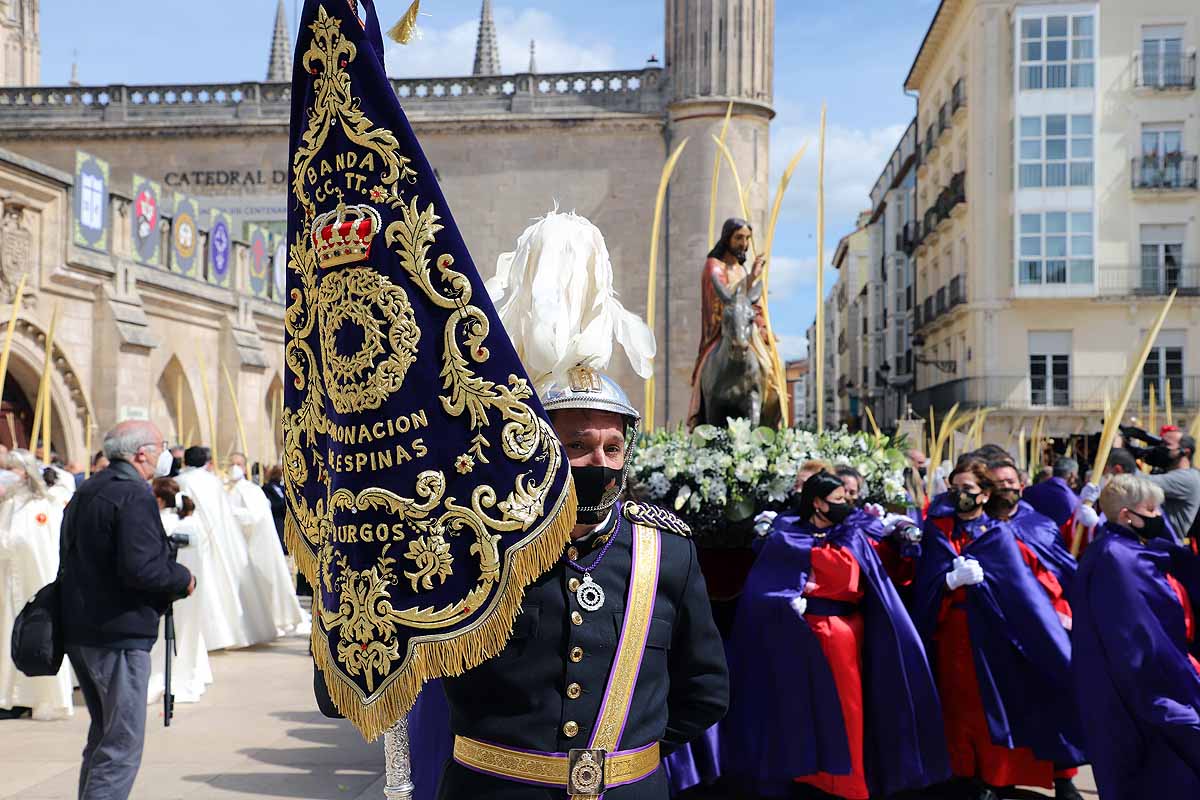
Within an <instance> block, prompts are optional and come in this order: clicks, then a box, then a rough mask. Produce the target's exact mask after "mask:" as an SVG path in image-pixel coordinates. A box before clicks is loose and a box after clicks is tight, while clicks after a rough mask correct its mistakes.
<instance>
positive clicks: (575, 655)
mask: <svg viewBox="0 0 1200 800" xmlns="http://www.w3.org/2000/svg"><path fill="white" fill-rule="evenodd" d="M580 661H583V648H582V647H572V648H571V662H572V663H574V664H578V663H579V662H580Z"/></svg>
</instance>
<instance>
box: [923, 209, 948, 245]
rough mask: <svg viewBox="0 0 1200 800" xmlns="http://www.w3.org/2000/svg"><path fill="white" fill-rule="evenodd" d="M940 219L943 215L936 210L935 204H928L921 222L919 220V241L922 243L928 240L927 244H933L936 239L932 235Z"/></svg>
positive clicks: (934, 233)
mask: <svg viewBox="0 0 1200 800" xmlns="http://www.w3.org/2000/svg"><path fill="white" fill-rule="evenodd" d="M942 219H943V217H942V215H941V214H940V213H939V212H938V208H937V205H936V204H935V205H932V206H930V207H929V208H928V209H926V210H925V215H924V217H923V218H922V222H921V243H922V244H924V243H926V242H928V243H929V244H933V243H934V242H935V241H937V240H936V239H935V238H934V236H935V235H936V232H937V226H938V223H939V222H941V221H942Z"/></svg>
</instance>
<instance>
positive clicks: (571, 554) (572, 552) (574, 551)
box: [567, 546, 579, 561]
mask: <svg viewBox="0 0 1200 800" xmlns="http://www.w3.org/2000/svg"><path fill="white" fill-rule="evenodd" d="M567 558H569V559H571V560H572V561H574V560H575V559H577V558H579V548H578V547H574V546H571V547H568V548H567Z"/></svg>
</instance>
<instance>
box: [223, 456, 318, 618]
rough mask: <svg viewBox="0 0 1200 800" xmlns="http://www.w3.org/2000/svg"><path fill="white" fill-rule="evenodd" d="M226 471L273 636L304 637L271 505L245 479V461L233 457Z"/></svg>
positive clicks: (302, 612) (230, 495) (234, 513)
mask: <svg viewBox="0 0 1200 800" xmlns="http://www.w3.org/2000/svg"><path fill="white" fill-rule="evenodd" d="M230 460H231V464H230V467H229V501H230V504H231V505H232V506H233V515H234V517H235V518H236V519H237V520H238V522H239V523H241V525H242V529H243V530H244V531H245V533H246V541H247V546H248V548H249V551H250V566H251V568H252V569H253V570H254V571H255V572H256V574H257V575H258V580H259V586H260V587H262V588H263V590H264V591H265V593H266V595H267V598H268V600H269V603H270V610H271V619H272V620H273V621H274V623H275V632H276V633H277V634H278V635H280V636H286V635H287V634H289V633H295V632H297V628H301V630H300V631H299V632H301V633H307V632H308V630H305V629H304V627H305V626H307V625H308V624H311V619H308V618H306V616H307V615H306V613H305V612H304V610H303V609H302V608H300V601H299V600H297V599H296V584H295V582H294V581H293V579H292V571H291V569H290V568H289V567H288V562H287V556H285V555H284V554H283V547H282V546H281V545H280V544H279V534H278V533H277V532H276V530H275V518H274V517H273V516H272V515H271V501H270V500H268V499H267V496H266V494H264V493H263V490H262V487H260V486H259V485H258V484H257V483H254V482H253V481H250V480H247V479H246V460H245V457H244V456H242V455H241V454H240V453H234V454H233V456H232V458H231V459H230Z"/></svg>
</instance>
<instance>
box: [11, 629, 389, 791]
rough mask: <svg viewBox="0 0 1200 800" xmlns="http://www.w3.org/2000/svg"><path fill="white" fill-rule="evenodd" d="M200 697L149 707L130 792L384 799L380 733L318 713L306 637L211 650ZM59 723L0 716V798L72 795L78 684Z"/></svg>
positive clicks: (79, 737)
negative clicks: (171, 712) (168, 712)
mask: <svg viewBox="0 0 1200 800" xmlns="http://www.w3.org/2000/svg"><path fill="white" fill-rule="evenodd" d="M212 669H213V674H214V676H215V679H216V680H215V683H214V684H213V685H212V686H211V687H209V690H208V692H207V693H206V694H205V695H204V697H203V698H202V699H201V701H200V702H199V703H195V704H189V705H183V704H178V705H176V706H175V718H174V719H173V720H172V722H171V727H170V728H164V727H163V724H162V704H161V703H156V704H154V705H152V706H150V707H148V709H147V712H148V716H147V720H146V751H145V756H144V758H143V760H142V769H141V772H140V773H139V774H138V780H137V784H136V785H135V786H134V790H133V795H132V798H133V800H182V798H186V799H187V800H246V799H248V798H272V797H288V798H312V799H313V800H360V799H361V800H382V798H383V745H382V737H380V739H379V740H377V741H376V742H374V743H373V744H367V743H366V742H364V741H363V738H362V736H360V735H359V733H358V732H357V731H356V730H355V729H354V727H353V726H351V725H350V723H348V722H346V721H344V720H330V719H325V718H324V717H322V716H321V714H320V713H319V712H318V711H317V710H316V705H315V703H314V701H313V695H312V662H311V660H310V659H309V656H308V640H307V637H304V638H301V637H288V638H286V639H281V640H279V641H277V642H275V643H273V644H269V645H262V646H259V647H254V648H249V649H247V650H238V651H233V652H228V653H214V654H213V655H212ZM75 703H76V708H75V716H74V717H73V718H72V719H70V720H68V721H64V722H33V721H31V720H29V719H23V720H4V721H0V798H13V799H14V800H16V798H19V799H20V800H72V799H73V798H74V797H75V793H76V784H77V781H78V776H79V754H80V751H81V750H82V749H83V742H84V738H85V735H86V731H87V725H88V713H87V708H86V707H84V705H83V699H82V697H81V696H80V694H79V692H78V691H76V693H75Z"/></svg>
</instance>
